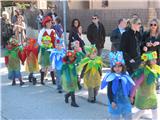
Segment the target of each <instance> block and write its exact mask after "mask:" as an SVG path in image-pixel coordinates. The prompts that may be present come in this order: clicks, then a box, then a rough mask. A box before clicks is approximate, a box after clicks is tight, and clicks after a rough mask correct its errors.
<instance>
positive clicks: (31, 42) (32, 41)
mask: <svg viewBox="0 0 160 120" xmlns="http://www.w3.org/2000/svg"><path fill="white" fill-rule="evenodd" d="M28 43H29V45H34V44H36V40H35V39H33V38H30V39H29V40H28Z"/></svg>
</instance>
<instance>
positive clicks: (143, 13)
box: [61, 9, 160, 35]
mask: <svg viewBox="0 0 160 120" xmlns="http://www.w3.org/2000/svg"><path fill="white" fill-rule="evenodd" d="M156 10H157V15H158V18H159V19H160V9H156ZM134 13H136V14H138V15H139V16H140V18H141V19H142V23H143V24H144V25H146V24H147V22H148V9H121V10H117V9H113V10H69V12H67V17H68V19H67V30H69V29H70V25H71V21H72V20H73V19H74V18H78V19H80V21H81V25H82V27H83V32H84V33H85V32H86V30H87V26H88V25H89V24H90V23H91V16H92V15H94V14H97V15H99V17H100V21H101V22H102V23H103V24H104V26H105V29H106V33H107V35H110V33H111V31H112V30H113V29H114V28H115V27H116V26H117V21H118V19H120V18H122V17H125V18H130V16H131V15H132V14H134ZM61 15H62V14H61ZM61 17H62V18H63V16H61Z"/></svg>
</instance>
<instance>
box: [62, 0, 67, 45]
mask: <svg viewBox="0 0 160 120" xmlns="http://www.w3.org/2000/svg"><path fill="white" fill-rule="evenodd" d="M66 4H67V0H63V25H64V43H65V48H67V34H66V31H67V30H66V26H67V25H66V17H67V14H66V10H67V9H66Z"/></svg>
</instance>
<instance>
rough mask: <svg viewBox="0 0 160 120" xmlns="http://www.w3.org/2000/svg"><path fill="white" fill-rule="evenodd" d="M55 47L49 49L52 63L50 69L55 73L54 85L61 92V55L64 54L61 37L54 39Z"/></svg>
mask: <svg viewBox="0 0 160 120" xmlns="http://www.w3.org/2000/svg"><path fill="white" fill-rule="evenodd" d="M55 46H56V48H54V49H52V50H51V54H50V61H51V64H52V69H53V70H55V73H56V85H57V90H58V92H59V93H62V81H61V76H62V74H61V73H62V65H63V57H64V56H65V49H64V48H63V40H62V39H61V38H57V39H56V43H55Z"/></svg>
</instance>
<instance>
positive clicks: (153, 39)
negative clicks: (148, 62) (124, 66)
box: [143, 19, 160, 64]
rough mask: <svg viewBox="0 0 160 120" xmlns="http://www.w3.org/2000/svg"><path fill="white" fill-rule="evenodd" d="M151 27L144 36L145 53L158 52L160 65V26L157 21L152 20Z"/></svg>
mask: <svg viewBox="0 0 160 120" xmlns="http://www.w3.org/2000/svg"><path fill="white" fill-rule="evenodd" d="M149 25H150V27H149V31H146V32H145V33H144V35H143V51H144V52H147V51H156V52H157V56H158V63H159V64H160V32H159V30H160V28H159V27H160V26H159V23H158V20H157V19H152V20H151V21H150V24H149Z"/></svg>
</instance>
